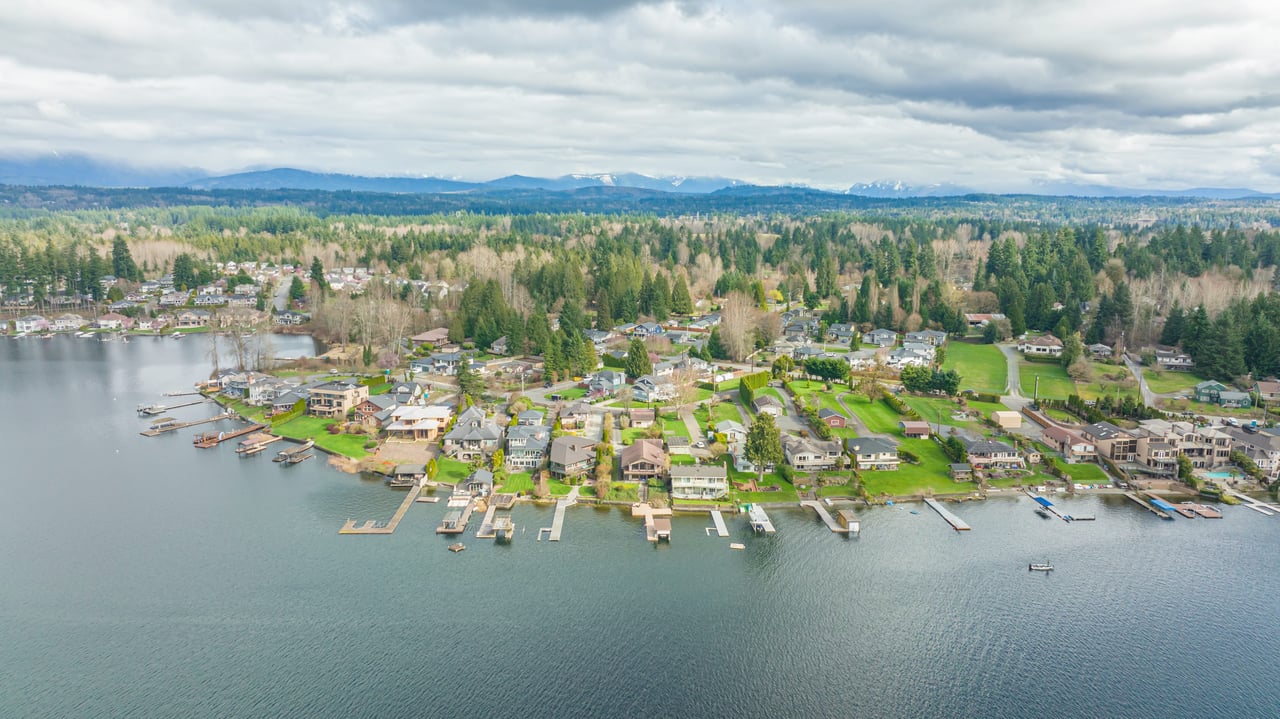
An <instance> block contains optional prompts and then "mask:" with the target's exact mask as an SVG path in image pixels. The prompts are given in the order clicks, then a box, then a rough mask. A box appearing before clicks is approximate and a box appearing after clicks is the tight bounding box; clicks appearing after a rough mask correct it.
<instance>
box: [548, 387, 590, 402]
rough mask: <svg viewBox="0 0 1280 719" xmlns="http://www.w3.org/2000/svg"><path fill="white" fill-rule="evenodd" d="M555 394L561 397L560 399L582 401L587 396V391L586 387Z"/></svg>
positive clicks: (573, 388) (571, 388)
mask: <svg viewBox="0 0 1280 719" xmlns="http://www.w3.org/2000/svg"><path fill="white" fill-rule="evenodd" d="M555 394H558V395H560V398H561V399H563V400H566V401H568V400H575V399H582V398H583V397H586V396H587V389H586V388H585V387H570V388H569V389H562V390H560V391H559V392H556V393H555Z"/></svg>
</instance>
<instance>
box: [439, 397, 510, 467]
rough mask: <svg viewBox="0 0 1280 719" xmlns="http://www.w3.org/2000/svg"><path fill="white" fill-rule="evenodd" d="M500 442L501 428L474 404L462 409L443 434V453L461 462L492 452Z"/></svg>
mask: <svg viewBox="0 0 1280 719" xmlns="http://www.w3.org/2000/svg"><path fill="white" fill-rule="evenodd" d="M501 444H502V428H501V427H499V426H498V425H497V423H495V422H494V421H493V420H491V419H489V418H488V417H486V416H485V413H484V410H482V409H480V408H479V407H476V406H474V405H473V406H471V407H468V408H466V409H464V410H462V413H461V414H459V415H458V418H457V420H456V421H455V422H454V423H453V429H451V430H449V433H448V434H446V435H445V436H444V442H443V449H444V453H445V454H447V455H449V456H450V457H454V458H456V459H459V460H461V461H463V462H469V461H471V460H473V459H475V458H477V457H482V456H485V455H489V454H493V451H494V450H496V449H497V448H498V447H499V446H501Z"/></svg>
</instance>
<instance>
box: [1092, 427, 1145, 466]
mask: <svg viewBox="0 0 1280 719" xmlns="http://www.w3.org/2000/svg"><path fill="white" fill-rule="evenodd" d="M1080 436H1081V437H1083V438H1084V439H1086V440H1088V441H1089V442H1092V443H1093V446H1094V447H1095V448H1096V449H1097V453H1098V456H1099V457H1106V458H1107V459H1109V460H1111V461H1112V462H1133V461H1134V460H1135V459H1136V458H1137V456H1138V438H1137V437H1135V436H1133V435H1132V434H1130V433H1128V432H1126V431H1125V430H1123V429H1121V428H1119V427H1117V426H1115V425H1114V424H1111V423H1110V422H1095V423H1093V424H1091V425H1087V426H1085V427H1082V428H1081V429H1080Z"/></svg>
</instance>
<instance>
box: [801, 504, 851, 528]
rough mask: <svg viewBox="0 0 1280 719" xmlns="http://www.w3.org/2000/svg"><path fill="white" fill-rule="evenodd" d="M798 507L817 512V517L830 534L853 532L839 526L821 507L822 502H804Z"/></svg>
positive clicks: (824, 508)
mask: <svg viewBox="0 0 1280 719" xmlns="http://www.w3.org/2000/svg"><path fill="white" fill-rule="evenodd" d="M800 506H801V507H808V508H809V509H812V510H813V511H815V512H817V513H818V517H819V518H820V519H821V520H822V523H823V524H825V525H827V529H830V530H831V531H832V532H835V533H836V534H845V535H847V534H849V533H850V532H851V531H853V530H852V529H851V528H850V527H848V526H841V524H840V523H839V522H837V521H836V518H835V517H832V516H831V513H830V512H828V511H827V508H826V507H824V506H823V505H822V502H818V501H814V500H806V501H804V502H801V503H800Z"/></svg>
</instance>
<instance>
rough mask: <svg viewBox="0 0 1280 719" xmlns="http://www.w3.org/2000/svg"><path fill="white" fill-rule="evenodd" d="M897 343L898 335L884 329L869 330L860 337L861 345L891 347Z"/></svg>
mask: <svg viewBox="0 0 1280 719" xmlns="http://www.w3.org/2000/svg"><path fill="white" fill-rule="evenodd" d="M897 341H898V333H897V332H894V331H893V330H886V329H884V328H881V329H875V330H871V331H870V332H868V333H866V334H864V335H862V343H863V344H868V345H875V346H877V347H892V346H893V345H894V344H895V343H896V342H897Z"/></svg>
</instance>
